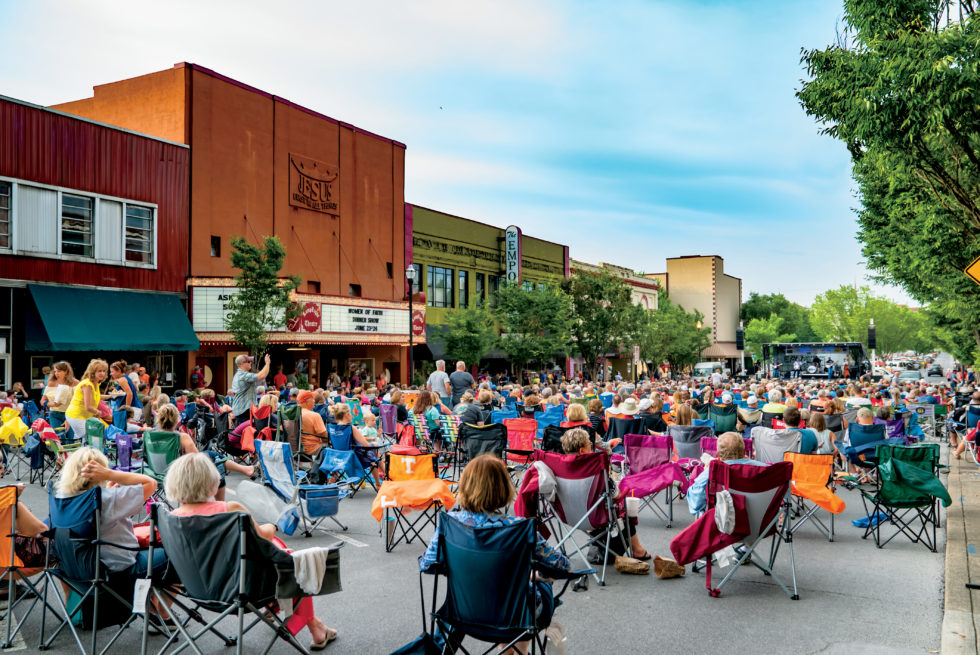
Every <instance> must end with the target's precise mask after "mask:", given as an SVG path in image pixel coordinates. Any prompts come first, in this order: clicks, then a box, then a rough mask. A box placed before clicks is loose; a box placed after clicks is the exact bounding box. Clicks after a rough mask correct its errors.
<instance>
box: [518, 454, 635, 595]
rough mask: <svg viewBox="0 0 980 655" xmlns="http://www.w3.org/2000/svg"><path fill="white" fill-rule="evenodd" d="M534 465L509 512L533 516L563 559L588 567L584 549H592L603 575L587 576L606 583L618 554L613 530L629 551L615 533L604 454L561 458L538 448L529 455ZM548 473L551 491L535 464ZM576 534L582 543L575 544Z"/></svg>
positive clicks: (625, 550) (615, 519) (616, 526)
mask: <svg viewBox="0 0 980 655" xmlns="http://www.w3.org/2000/svg"><path fill="white" fill-rule="evenodd" d="M534 462H535V464H534V466H531V467H530V468H528V470H527V473H526V474H525V475H524V479H523V480H522V481H521V490H520V493H518V498H517V501H516V502H515V504H514V514H516V515H517V516H524V517H527V518H531V517H538V518H539V519H540V520H541V521H542V523H543V525H544V527H545V528H546V529H547V531H548V532H550V533H551V534H553V535H554V536H555V539H556V544H555V547H556V548H559V549H561V551H562V552H563V553H565V554H566V555H568V554H570V551H574V552H575V553H576V554H578V556H579V557H580V558H581V559H582V562H583V563H584V564H585V565H586V566H588V565H589V560H588V558H587V557H586V554H585V553H586V550H587V549H589V548H590V547H591V546H595V547H596V548H597V549H598V551H599V557H600V558H601V559H602V562H603V564H602V573H601V575H597V574H596V573H593V574H592V576H593V578H594V579H595V581H596V582H597V583H598V584H599V585H604V584H605V583H606V566H607V564H608V563H609V560H610V558H611V557H613V556H614V555H615V554H617V551H616V550H614V549H613V541H612V540H613V530H614V529H616V530H617V532H618V535H617V537H616V538H617V539H619V541H620V544H619V546H620V547H621V548H620V550H619V551H618V552H620V553H628V552H629V542H628V540H627V539H626V538H625V537H624V536H623V535H624V531H623V530H622V529H620V526H619V521H618V512H617V509H616V506H615V505H614V503H613V495H614V493H615V490H614V489H613V488H612V486H611V483H610V480H609V475H608V471H609V455H607V454H606V453H605V452H604V451H598V452H591V453H586V454H584V455H562V454H558V453H548V452H545V451H543V450H535V451H534ZM539 462H540V463H541V464H543V465H544V466H545V467H546V468H547V469H548V470H550V472H551V474H552V476H553V477H554V490H553V493H552V490H551V489H542V488H541V486H540V484H541V472H540V470H539V469H538V466H537V464H538V463H539ZM577 532H584V533H585V534H586V536H587V540H586V541H585V542H584V543H578V542H577V541H576V539H575V536H576V533H577Z"/></svg>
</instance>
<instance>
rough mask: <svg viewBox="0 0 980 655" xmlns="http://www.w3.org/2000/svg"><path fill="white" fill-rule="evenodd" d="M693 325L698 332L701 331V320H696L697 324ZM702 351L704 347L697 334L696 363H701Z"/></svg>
mask: <svg viewBox="0 0 980 655" xmlns="http://www.w3.org/2000/svg"><path fill="white" fill-rule="evenodd" d="M694 327H696V328H697V329H698V332H699V333H700V332H701V327H702V325H701V321H698V322H697V324H696V325H695V326H694ZM703 352H704V348H702V347H701V338H700V335H699V337H698V361H697V362H696V363H698V364H700V363H701V353H703Z"/></svg>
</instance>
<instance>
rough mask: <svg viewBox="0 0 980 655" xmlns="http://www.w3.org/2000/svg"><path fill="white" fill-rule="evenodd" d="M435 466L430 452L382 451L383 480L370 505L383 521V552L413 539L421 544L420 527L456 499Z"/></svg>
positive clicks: (377, 518)
mask: <svg viewBox="0 0 980 655" xmlns="http://www.w3.org/2000/svg"><path fill="white" fill-rule="evenodd" d="M436 467H437V464H436V455H435V454H434V453H428V454H422V453H417V454H399V453H394V452H388V453H385V481H384V483H383V484H382V485H381V488H380V489H378V493H377V495H376V496H375V498H374V502H373V503H372V505H371V515H372V516H374V518H375V520H376V521H379V522H381V521H383V522H382V523H381V532H382V534H383V536H384V542H385V551H386V552H389V553H390V552H391V551H392V550H393V549H394V548H395V546H397V545H398V544H400V543H406V544H410V543H412V541H414V540H415V539H418V540H419V541H422V542H423V543H424V539H423V538H422V534H421V531H422V529H424V528H425V527H426V526H428V525H432V526H433V527H435V525H436V516H437V515H438V514H439V510H441V509H442V508H443V507H445V508H446V509H449V508H451V507H452V506H453V504H454V503H455V502H456V498H455V496H453V493H452V491H451V490H450V489H449V483H448V482H447V481H446V480H442V479H440V478H439V477H438V476H437V475H436ZM413 512H415V513H416V515H415V516H414V517H412V513H413Z"/></svg>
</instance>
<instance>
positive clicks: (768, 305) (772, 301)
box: [739, 291, 817, 343]
mask: <svg viewBox="0 0 980 655" xmlns="http://www.w3.org/2000/svg"><path fill="white" fill-rule="evenodd" d="M773 314H775V315H776V316H778V317H780V318H781V319H783V321H784V324H783V328H782V329H783V330H784V331H785V332H787V333H792V334H794V335H796V336H795V340H796V341H799V342H802V343H806V342H808V341H814V340H816V338H817V336H816V334H814V332H813V328H812V327H810V311H809V310H808V309H807V308H806V307H803V306H801V305H797V304H796V303H795V302H790V301H789V300H787V299H786V296H784V295H783V294H781V293H769V294H765V295H763V294H760V293H756V292H755V291H753V292H752V293H750V294H749V299H748V300H746V301H745V302H744V303H743V304H742V311H741V314H740V315H739V318H741V319H742V321H744V323H745V328H746V330H748V326H749V323H751V322H752V320H753V319H762V320H768V319H769V317H771V316H772V315H773ZM774 343H775V342H774ZM781 343H782V342H781Z"/></svg>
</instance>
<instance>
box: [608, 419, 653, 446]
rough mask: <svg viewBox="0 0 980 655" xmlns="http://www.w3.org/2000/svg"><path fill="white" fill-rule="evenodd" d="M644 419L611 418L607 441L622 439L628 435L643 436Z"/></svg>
mask: <svg viewBox="0 0 980 655" xmlns="http://www.w3.org/2000/svg"><path fill="white" fill-rule="evenodd" d="M643 433H644V430H643V419H642V418H611V419H609V429H608V430H606V436H605V437H604V440H605V441H611V440H613V439H622V438H623V437H625V436H626V435H628V434H643Z"/></svg>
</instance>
